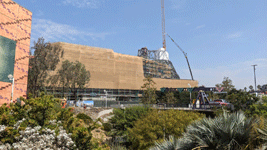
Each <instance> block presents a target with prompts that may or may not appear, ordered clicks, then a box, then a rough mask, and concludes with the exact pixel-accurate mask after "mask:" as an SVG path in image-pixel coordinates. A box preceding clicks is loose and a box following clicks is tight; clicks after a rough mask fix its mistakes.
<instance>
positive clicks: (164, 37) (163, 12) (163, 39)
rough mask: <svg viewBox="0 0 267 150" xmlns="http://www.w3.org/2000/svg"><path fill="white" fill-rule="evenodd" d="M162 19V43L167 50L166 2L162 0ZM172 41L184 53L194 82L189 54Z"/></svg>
mask: <svg viewBox="0 0 267 150" xmlns="http://www.w3.org/2000/svg"><path fill="white" fill-rule="evenodd" d="M161 19H162V21H161V24H162V43H163V48H164V49H165V50H166V32H165V9H164V0H161ZM167 35H168V34H167ZM168 36H169V35H168ZM169 37H170V36H169ZM170 38H171V37H170ZM171 40H172V41H173V42H174V44H175V45H176V46H177V47H178V48H179V49H180V50H181V51H182V52H183V54H184V56H185V58H186V61H187V64H188V67H189V71H190V74H191V78H192V80H194V78H193V74H192V71H191V68H190V65H189V61H188V58H187V54H186V53H185V52H184V51H183V50H182V49H181V47H180V46H179V45H178V44H177V43H176V42H175V41H174V40H173V39H172V38H171Z"/></svg>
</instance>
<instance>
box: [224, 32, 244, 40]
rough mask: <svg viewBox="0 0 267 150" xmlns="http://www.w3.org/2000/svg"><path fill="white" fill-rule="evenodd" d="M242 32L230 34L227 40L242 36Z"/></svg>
mask: <svg viewBox="0 0 267 150" xmlns="http://www.w3.org/2000/svg"><path fill="white" fill-rule="evenodd" d="M242 34H243V33H242V32H236V33H232V34H229V35H228V36H227V38H228V39H235V38H239V37H241V36H242Z"/></svg>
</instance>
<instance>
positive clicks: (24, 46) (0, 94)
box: [0, 0, 32, 105]
mask: <svg viewBox="0 0 267 150" xmlns="http://www.w3.org/2000/svg"><path fill="white" fill-rule="evenodd" d="M31 24H32V13H31V12H30V11H29V10H27V9H25V8H23V7H22V6H20V5H18V4H17V3H15V2H13V1H12V0H0V35H1V36H4V37H6V38H9V39H12V40H14V41H17V44H16V53H15V66H14V79H15V85H14V98H13V99H16V98H19V97H20V96H23V97H25V98H26V92H27V80H28V65H29V52H30V51H29V49H30V37H31ZM11 87H12V85H11V83H7V82H1V81H0V105H2V104H3V103H9V102H10V99H11Z"/></svg>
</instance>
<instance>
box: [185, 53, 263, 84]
mask: <svg viewBox="0 0 267 150" xmlns="http://www.w3.org/2000/svg"><path fill="white" fill-rule="evenodd" d="M253 64H257V66H256V78H257V79H256V80H257V85H258V84H260V85H263V84H267V78H266V72H267V58H263V59H255V60H251V61H244V62H240V63H236V64H232V65H229V66H218V67H216V68H206V69H194V68H192V72H193V75H194V79H195V80H198V81H199V85H205V86H215V84H217V83H221V82H222V80H223V77H229V78H230V79H231V80H232V81H233V84H234V85H235V87H236V88H237V89H241V88H242V89H243V88H244V87H247V88H248V86H249V85H253V87H254V72H253V67H252V66H251V65H253ZM183 72H184V74H186V76H190V75H189V73H188V69H184V70H183Z"/></svg>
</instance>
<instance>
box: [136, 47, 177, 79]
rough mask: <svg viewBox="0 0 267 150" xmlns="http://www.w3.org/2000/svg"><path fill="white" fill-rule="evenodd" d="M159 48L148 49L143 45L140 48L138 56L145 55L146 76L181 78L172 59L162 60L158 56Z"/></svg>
mask: <svg viewBox="0 0 267 150" xmlns="http://www.w3.org/2000/svg"><path fill="white" fill-rule="evenodd" d="M156 54H157V50H148V49H147V48H146V47H143V48H141V49H139V50H138V54H137V56H139V57H143V69H144V76H145V77H147V76H151V77H153V78H163V79H180V77H179V75H178V74H177V72H176V70H175V68H174V66H173V64H172V62H171V61H170V60H160V59H158V58H157V57H156V56H157V55H156Z"/></svg>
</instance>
